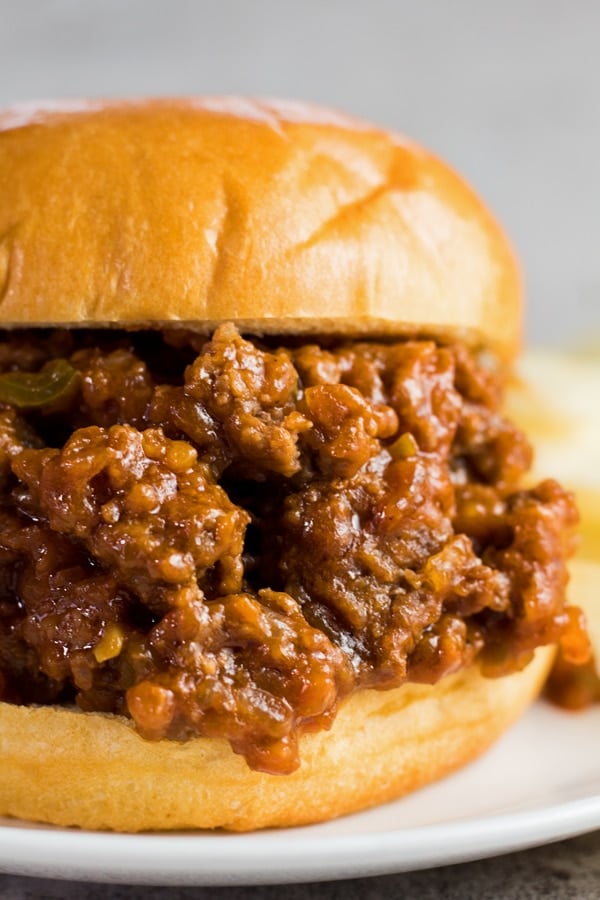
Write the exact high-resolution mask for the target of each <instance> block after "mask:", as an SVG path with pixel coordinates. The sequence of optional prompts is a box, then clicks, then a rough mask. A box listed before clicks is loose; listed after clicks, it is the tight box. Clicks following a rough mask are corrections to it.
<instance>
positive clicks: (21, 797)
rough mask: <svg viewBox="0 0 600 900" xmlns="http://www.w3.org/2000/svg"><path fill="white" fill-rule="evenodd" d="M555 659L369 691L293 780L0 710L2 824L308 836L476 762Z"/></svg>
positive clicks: (43, 716)
mask: <svg viewBox="0 0 600 900" xmlns="http://www.w3.org/2000/svg"><path fill="white" fill-rule="evenodd" d="M552 657H553V650H552V649H551V648H543V649H542V650H539V651H538V652H537V654H536V656H535V659H534V660H533V661H532V662H531V663H530V665H529V666H528V667H527V668H526V669H524V670H523V671H522V672H518V673H516V674H514V675H510V676H507V677H505V678H501V679H494V680H491V679H486V678H483V677H482V676H481V675H480V674H479V672H478V670H476V669H475V668H472V669H469V670H466V671H464V672H461V673H458V674H456V675H453V676H450V677H448V678H446V679H444V680H443V681H442V682H440V683H439V684H438V685H436V686H434V687H429V686H422V685H406V686H404V687H402V688H399V689H397V690H393V691H387V692H376V691H364V692H362V693H358V694H356V695H354V696H353V697H352V698H351V699H350V700H348V702H347V703H345V704H344V705H343V707H342V709H341V710H340V712H339V715H338V717H337V719H336V721H335V723H334V725H333V727H332V729H331V731H329V732H321V733H318V734H308V735H306V736H305V737H304V738H303V741H302V748H301V755H302V765H301V767H300V769H299V770H298V771H297V772H295V773H294V774H293V775H287V776H274V775H265V774H262V773H259V772H253V771H250V769H248V767H247V765H246V763H245V762H244V760H243V759H242V758H241V757H240V756H236V755H235V754H234V753H233V752H232V751H231V750H230V748H229V745H228V744H226V743H225V742H224V741H217V740H213V739H205V738H200V739H197V740H193V741H189V742H188V743H175V742H171V741H159V742H150V741H145V740H143V739H142V738H141V737H139V735H138V734H136V732H135V731H134V730H133V727H132V726H131V724H130V723H129V721H128V720H126V719H122V718H118V717H115V716H105V715H101V714H98V713H82V712H76V711H72V710H68V709H60V708H52V707H35V708H30V707H20V706H13V705H10V704H6V703H0V763H1V765H0V814H2V815H10V816H17V817H19V818H23V819H32V820H36V821H40V822H49V823H53V824H56V825H78V826H80V827H82V828H89V829H111V830H114V831H129V832H133V831H147V830H163V829H183V828H226V829H230V830H234V831H245V830H251V829H256V828H266V827H269V826H291V825H303V824H308V823H310V822H317V821H322V820H325V819H331V818H333V817H335V816H340V815H343V814H345V813H350V812H354V811H357V810H360V809H365V808H366V807H370V806H375V805H376V804H379V803H383V802H385V801H387V800H392V799H394V798H396V797H399V796H401V795H403V794H406V793H408V792H409V791H412V790H414V789H416V788H418V787H421V786H423V785H425V784H428V783H429V782H431V781H434V780H435V779H438V778H441V777H442V776H443V775H446V774H447V773H449V772H451V771H452V770H454V769H456V768H458V767H459V766H461V765H463V764H465V763H467V762H468V761H469V760H471V759H473V758H474V757H476V756H478V755H479V754H480V753H482V752H483V751H484V750H485V749H486V748H487V747H489V745H490V744H491V743H492V742H493V741H494V740H495V739H496V738H497V737H498V736H499V735H500V734H501V733H502V732H503V731H504V730H505V729H506V728H507V727H508V726H509V725H510V724H511V723H512V722H513V721H514V720H515V719H516V718H517V717H518V716H519V714H520V713H521V712H522V711H523V710H524V709H525V708H526V707H527V706H528V705H529V703H530V702H531V701H532V700H533V698H534V697H535V696H536V695H537V694H538V692H539V690H540V688H541V686H542V684H543V682H544V679H545V677H546V675H547V672H548V669H549V667H550V665H551V662H552Z"/></svg>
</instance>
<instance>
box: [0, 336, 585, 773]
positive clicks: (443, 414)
mask: <svg viewBox="0 0 600 900" xmlns="http://www.w3.org/2000/svg"><path fill="white" fill-rule="evenodd" d="M53 360H61V361H62V362H61V364H60V371H61V372H66V373H68V374H69V378H68V379H67V378H66V377H65V378H63V381H64V382H65V384H66V383H67V381H68V386H69V387H68V390H66V389H65V390H64V391H61V390H60V389H57V390H56V391H55V392H54V394H52V392H51V391H50V393H51V394H52V396H51V401H50V402H45V403H43V404H41V405H40V404H36V403H35V397H34V398H33V400H32V399H31V398H32V391H33V392H34V393H35V388H36V385H38V384H40V382H43V380H44V379H43V373H44V372H45V371H52V372H54V371H55V370H56V365H54V367H52V366H50V369H49V368H48V366H49V365H50V363H52V361H53ZM44 367H46V368H44ZM0 372H2V373H11V375H10V378H8V379H5V381H6V384H8V385H13V386H14V384H15V378H14V376H15V373H16V374H17V375H18V373H20V372H26V373H36V372H37V373H40V374H39V376H36V377H35V378H32V377H31V374H29V375H28V376H27V377H26V378H25V379H24V382H25V383H26V386H27V391H28V393H27V397H28V398H29V399H28V404H27V405H23V406H20V405H19V394H18V392H17V395H16V396H15V398H14V402H12V403H7V402H4V404H3V405H2V406H0V487H1V490H2V503H1V506H0V558H1V560H2V566H1V567H0V698H1V699H3V700H6V701H8V702H14V703H72V702H76V703H77V704H78V705H79V706H80V707H81V708H82V709H84V710H102V711H109V712H115V713H120V714H124V715H128V716H131V717H132V719H133V720H134V723H135V725H136V727H137V729H138V730H139V732H140V733H141V734H142V735H143V736H144V737H146V738H149V739H160V738H164V737H166V738H172V739H178V740H180V739H187V738H190V737H193V736H196V735H205V736H214V737H222V738H226V739H227V740H228V741H230V743H231V746H232V747H233V749H234V750H235V751H236V752H238V753H241V754H243V755H244V756H245V758H246V760H247V761H248V763H249V765H250V766H252V767H254V768H257V769H261V770H264V771H268V772H273V773H285V772H290V771H292V770H293V769H294V768H295V767H296V766H297V765H298V737H299V735H300V734H301V733H302V732H305V731H309V730H315V729H321V728H326V727H328V726H329V724H330V723H331V721H332V719H333V717H334V715H335V712H336V708H337V706H338V704H339V702H340V700H341V699H342V698H343V697H345V696H347V695H349V694H350V693H351V692H353V691H355V690H357V689H360V688H367V687H369V688H378V689H383V688H392V687H396V686H399V685H401V684H403V683H404V682H407V681H413V682H423V683H434V682H436V681H438V680H439V679H440V678H442V677H443V676H445V675H447V674H449V673H451V672H456V671H457V670H459V669H460V668H462V667H464V666H467V665H469V664H470V663H471V662H473V660H475V659H476V658H477V659H478V660H479V661H480V664H481V667H482V670H483V672H484V673H485V674H487V675H490V676H498V675H503V674H505V673H508V672H511V671H513V670H515V669H519V668H521V667H523V666H524V665H525V664H526V663H527V662H528V661H529V659H530V658H531V655H532V653H533V651H534V649H535V648H536V647H537V646H539V645H542V644H546V643H549V642H555V641H562V642H563V645H564V646H565V647H567V655H568V654H569V653H570V654H571V657H576V656H577V655H579V656H582V655H583V654H584V649H583V648H584V645H585V639H584V637H583V633H582V627H581V623H580V621H579V618H578V614H577V612H576V611H574V610H570V609H568V608H565V600H564V592H565V585H566V581H567V575H566V569H565V559H566V558H567V557H568V555H569V553H570V551H571V540H572V539H571V528H572V526H573V525H574V523H575V521H576V513H575V509H574V506H573V501H572V498H571V496H570V495H569V494H567V493H565V492H564V491H563V490H562V489H561V488H560V486H559V485H557V484H556V483H555V482H552V481H547V482H544V483H542V484H540V485H539V486H537V487H535V488H534V489H532V490H523V489H522V488H521V480H522V476H523V474H524V473H525V472H526V471H527V469H528V467H529V465H530V456H531V454H530V448H529V446H528V444H527V442H526V440H525V438H524V437H523V435H522V434H521V433H520V432H519V431H518V430H517V429H516V428H514V427H513V426H512V425H511V424H510V423H509V422H507V421H506V420H505V419H504V418H503V417H502V415H501V414H500V412H499V406H500V400H501V397H500V390H499V385H498V383H497V381H496V379H495V377H494V376H493V375H492V374H490V372H488V371H487V370H486V369H485V368H484V366H483V365H482V364H481V363H479V362H478V360H477V359H476V358H475V356H474V355H472V354H471V353H470V352H469V351H467V349H465V348H464V347H462V346H460V345H452V346H440V345H438V344H436V343H434V342H431V341H403V342H398V343H393V344H377V343H367V342H347V343H340V344H338V345H333V346H331V347H329V348H322V347H319V346H317V345H313V344H309V345H302V346H288V347H287V348H286V347H285V346H283V347H278V348H277V347H275V345H273V346H265V345H262V344H261V343H259V342H257V341H252V340H246V339H244V338H242V337H241V336H240V335H239V334H238V332H237V331H236V329H235V327H234V326H233V325H231V324H225V325H222V326H221V327H219V328H218V329H217V330H216V332H215V333H214V335H213V336H212V338H211V339H210V340H209V339H206V338H202V337H200V336H198V335H193V334H187V333H184V332H165V333H164V334H163V335H161V334H160V333H152V334H149V333H139V334H138V333H133V334H125V333H114V332H92V331H82V332H54V333H40V332H38V333H35V332H29V333H25V332H23V333H11V334H9V335H7V336H6V337H5V340H4V342H3V343H2V344H0ZM73 373H74V375H73ZM0 377H2V376H1V375H0ZM18 382H19V379H18V378H17V383H18ZM60 383H62V382H60ZM44 389H45V390H46V391H47V392H48V391H49V390H50V389H49V388H48V386H47V385H45V386H44ZM9 399H11V398H9Z"/></svg>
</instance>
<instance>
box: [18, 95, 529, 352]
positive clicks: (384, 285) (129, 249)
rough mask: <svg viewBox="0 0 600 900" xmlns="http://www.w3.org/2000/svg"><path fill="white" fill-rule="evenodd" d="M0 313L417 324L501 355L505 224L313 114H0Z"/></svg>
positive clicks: (422, 157)
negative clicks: (487, 348)
mask: <svg viewBox="0 0 600 900" xmlns="http://www.w3.org/2000/svg"><path fill="white" fill-rule="evenodd" d="M0 182H1V183H2V191H1V192H0V295H1V296H2V302H1V307H0V311H1V315H2V320H3V323H5V324H8V325H14V326H18V325H29V324H34V325H40V324H72V325H90V324H125V325H131V326H137V325H157V324H161V323H167V324H171V325H180V324H185V325H191V326H192V327H194V328H197V329H201V330H210V328H211V327H213V326H214V324H215V323H217V322H219V321H222V320H224V319H231V320H234V321H236V322H237V323H238V324H239V326H240V327H241V328H242V330H245V331H251V332H254V333H257V334H262V333H289V332H292V333H303V334H319V333H323V332H337V333H344V334H348V335H353V334H361V335H367V334H372V335H388V334H414V333H422V334H430V335H433V336H437V335H444V336H445V335H448V334H449V335H450V336H453V337H462V338H465V339H466V340H469V341H470V342H471V343H473V344H476V345H485V346H490V347H491V348H492V349H494V350H495V351H496V352H497V353H498V354H499V355H500V356H501V357H510V356H512V355H513V353H514V351H515V349H516V344H517V342H518V335H519V328H520V283H519V277H518V273H517V271H516V268H515V263H514V260H513V256H512V253H511V250H510V248H509V246H508V244H507V242H506V239H505V237H504V235H503V234H502V232H501V230H500V229H499V227H498V225H497V224H496V223H495V222H494V220H493V219H492V217H491V216H490V214H489V213H488V211H487V210H486V209H485V207H484V206H483V205H482V203H481V202H480V201H479V200H478V199H477V197H476V196H475V195H474V194H473V192H472V191H471V190H470V189H469V188H468V187H467V186H466V185H465V184H464V183H463V182H462V181H461V180H460V179H459V178H458V177H457V176H456V175H455V174H454V173H453V172H452V171H451V170H450V169H449V168H448V167H447V166H445V165H444V164H443V163H441V162H440V161H439V160H437V159H436V158H435V157H433V156H432V155H431V154H429V153H428V152H426V151H425V150H423V149H421V148H419V147H417V146H416V145H414V144H412V143H410V142H409V141H407V140H406V139H404V138H401V137H399V136H397V135H391V134H388V133H385V132H382V131H380V130H377V129H376V128H374V127H373V126H370V125H367V124H365V123H362V122H357V121H355V120H352V119H349V118H346V117H344V116H341V115H340V114H338V113H335V112H331V111H328V110H324V109H322V108H319V107H313V106H306V105H303V104H299V103H282V102H276V101H250V100H244V99H241V98H216V99H211V98H204V99H188V100H159V101H156V100H155V101H143V102H137V101H133V102H116V101H112V102H107V103H102V102H94V101H92V102H91V103H79V102H70V103H69V102H67V103H64V104H62V105H61V104H42V105H38V106H34V105H25V106H19V107H12V108H8V109H5V110H4V111H0Z"/></svg>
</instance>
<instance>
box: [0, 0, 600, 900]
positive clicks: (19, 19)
mask: <svg viewBox="0 0 600 900" xmlns="http://www.w3.org/2000/svg"><path fill="white" fill-rule="evenodd" d="M190 92H195V93H203V92H210V93H220V92H231V93H251V94H259V95H279V96H290V97H298V98H303V99H309V100H315V101H321V102H325V103H328V104H333V105H335V106H339V107H342V108H344V109H346V110H348V111H350V112H354V113H357V114H359V115H362V116H364V117H367V118H371V119H373V120H375V121H377V122H379V123H381V124H383V125H388V126H392V127H394V128H396V129H398V130H401V131H405V132H406V133H408V134H410V135H411V136H413V137H415V138H417V139H419V140H420V141H422V142H423V143H425V144H427V145H429V146H430V147H431V148H433V149H434V150H436V151H437V152H438V153H439V154H441V155H442V156H445V157H446V158H447V159H448V160H449V161H450V162H451V163H453V164H454V165H455V166H456V167H457V168H458V169H459V170H460V171H462V172H463V174H465V175H466V176H467V177H468V178H469V179H470V180H471V182H472V183H473V184H474V185H475V187H476V188H477V189H478V190H479V191H480V192H481V193H482V194H483V196H484V197H485V198H486V199H487V201H488V202H489V203H490V205H491V206H492V207H493V208H494V210H495V211H496V213H497V214H498V216H499V217H500V219H501V220H502V221H503V222H504V224H505V225H506V227H507V229H508V230H509V232H510V233H511V235H512V237H513V241H514V243H515V245H516V247H517V249H518V252H519V255H520V256H521V259H522V262H523V266H524V269H525V274H526V283H527V290H528V296H529V312H528V330H529V333H530V336H531V337H532V338H533V339H535V340H536V341H537V342H545V343H560V342H569V343H571V342H580V341H582V340H594V335H600V253H599V252H598V249H599V248H598V244H599V238H600V179H599V178H598V174H597V173H598V167H599V166H600V2H595V0H503V2H494V3H492V2H488V0H438V2H434V0H430V2H419V0H412V2H409V0H403V2H393V0H366V2H357V0H345V2H344V0H295V2H286V0H254V2H252V0H247V2H245V0H216V2H192V0H167V2H165V0H104V2H86V0H39V2H35V0H19V2H12V0H0V103H8V102H11V101H14V100H21V99H31V98H38V97H50V96H81V95H100V96H118V95H127V94H177V93H190ZM0 189H1V187H0ZM596 339H597V338H596ZM283 890H284V892H285V894H286V895H287V896H288V897H290V898H291V900H296V898H298V900H300V898H305V897H309V896H310V897H314V898H338V897H340V898H341V897H345V898H350V900H354V898H357V897H367V898H376V897H383V896H403V897H409V898H410V897H419V898H420V900H428V898H436V897H441V896H445V897H447V898H448V900H454V898H457V900H458V898H461V900H469V898H475V897H477V898H478V900H491V898H506V900H512V898H515V900H516V898H519V900H521V898H523V900H525V898H537V897H540V896H545V897H555V898H569V897H589V898H592V897H598V896H600V833H596V834H594V835H589V836H587V837H584V838H580V839H577V840H574V841H571V842H567V843H564V844H561V845H559V846H558V847H556V848H555V847H551V848H541V849H539V850H534V851H529V852H528V853H522V854H518V855H516V856H515V855H513V856H511V857H506V858H503V859H499V860H491V861H488V862H482V863H474V864H471V865H468V866H459V867H455V868H453V869H441V870H438V871H436V872H430V873H416V874H414V875H407V876H393V877H386V878H377V879H372V880H369V881H355V882H352V883H349V884H345V883H339V884H332V885H322V886H320V887H319V886H308V887H292V888H289V889H283ZM165 893H167V894H168V895H169V896H170V897H173V898H181V900H183V898H191V897H198V898H204V897H207V898H208V897H221V898H222V900H238V898H239V900H242V898H246V897H251V896H252V897H255V898H258V897H261V898H264V900H271V898H273V900H274V898H278V897H280V896H281V894H282V889H280V888H267V889H265V890H264V891H263V890H260V889H248V890H243V889H242V890H234V889H231V890H222V891H215V890H214V889H209V890H199V891H194V890H191V889H190V890H182V891H179V890H177V889H172V890H167V891H166V892H164V891H162V890H159V889H156V890H148V889H144V888H140V889H135V888H129V889H127V888H118V887H117V888H114V887H113V888H110V887H102V886H96V887H92V888H88V887H87V886H83V885H77V884H73V885H70V886H67V885H64V884H60V883H51V882H41V881H36V880H29V879H21V878H10V877H2V876H0V897H2V898H6V900H23V898H26V897H38V898H39V897H48V898H54V897H57V898H58V897H61V898H62V897H69V898H73V900H75V898H79V897H82V896H86V895H87V896H88V897H89V898H90V900H93V898H109V897H110V898H113V900H115V898H117V897H119V898H120V897H123V898H129V900H134V898H135V900H137V898H142V897H143V898H151V897H158V896H163V895H164V894H165Z"/></svg>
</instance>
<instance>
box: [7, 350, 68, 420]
mask: <svg viewBox="0 0 600 900" xmlns="http://www.w3.org/2000/svg"><path fill="white" fill-rule="evenodd" d="M79 377H80V376H79V372H78V371H77V369H74V368H73V366H72V365H71V364H70V363H69V362H68V361H67V360H66V359H53V360H51V361H50V362H48V363H46V365H45V366H44V367H43V368H42V369H41V370H40V371H39V372H5V373H4V374H2V375H0V403H8V404H10V405H11V406H16V407H17V409H39V408H41V407H44V406H49V405H51V404H54V403H56V401H57V400H60V399H62V398H63V397H66V396H67V395H68V394H70V393H71V392H72V391H74V389H75V387H76V386H77V384H78V382H79Z"/></svg>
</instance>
